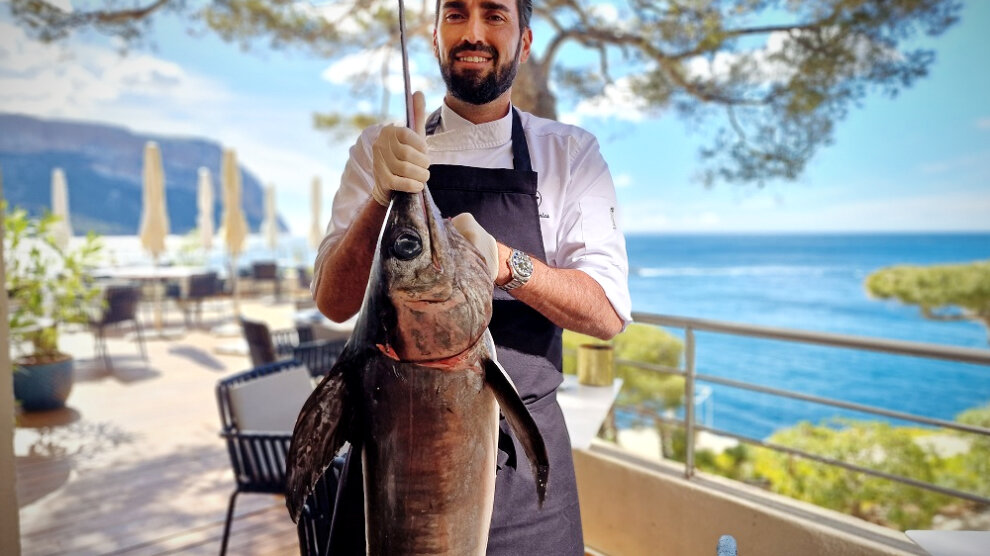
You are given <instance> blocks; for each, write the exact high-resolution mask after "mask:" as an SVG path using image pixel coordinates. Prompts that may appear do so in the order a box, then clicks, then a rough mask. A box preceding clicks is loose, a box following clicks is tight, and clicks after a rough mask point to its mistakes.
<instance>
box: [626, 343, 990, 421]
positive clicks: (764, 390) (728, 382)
mask: <svg viewBox="0 0 990 556" xmlns="http://www.w3.org/2000/svg"><path fill="white" fill-rule="evenodd" d="M615 364H616V366H624V367H626V366H628V367H635V368H637V369H643V370H644V371H654V372H658V373H663V374H668V375H677V376H682V377H685V380H686V379H687V371H685V370H682V369H675V368H673V367H668V366H666V365H654V364H651V363H643V362H642V361H630V360H628V359H616V360H615ZM695 380H696V381H697V380H700V381H704V382H710V383H712V384H721V385H723V386H729V387H730V388H738V389H740V390H748V391H750V392H759V393H761V394H769V395H772V396H780V397H783V398H791V399H794V400H801V401H806V402H812V403H817V404H821V405H828V406H832V407H840V408H842V409H849V410H852V411H859V412H861V413H868V414H870V415H882V416H884V417H890V418H892V419H900V420H902V421H911V422H914V423H921V424H924V425H931V426H935V427H942V428H946V429H953V430H957V431H962V432H969V433H973V434H980V435H983V436H990V428H985V427H978V426H975V425H966V424H963V423H958V422H956V421H946V420H945V419H935V418H932V417H924V416H921V415H912V414H910V413H903V412H900V411H892V410H889V409H882V408H879V407H875V406H872V405H863V404H858V403H853V402H844V401H841V400H836V399H834V398H825V397H822V396H813V395H810V394H802V393H800V392H793V391H791V390H782V389H779V388H771V387H769V386H760V385H758V384H750V383H748V382H742V381H738V380H732V379H731V378H723V377H720V376H715V375H708V374H697V373H696V374H695Z"/></svg>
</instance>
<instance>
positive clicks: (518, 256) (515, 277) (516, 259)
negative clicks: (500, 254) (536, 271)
mask: <svg viewBox="0 0 990 556" xmlns="http://www.w3.org/2000/svg"><path fill="white" fill-rule="evenodd" d="M508 263H509V275H510V278H509V281H508V282H507V283H506V284H505V285H502V286H498V287H499V289H502V290H505V291H510V290H514V289H516V288H518V287H520V286H523V285H525V284H526V283H527V282H529V279H530V277H532V276H533V259H531V258H530V256H529V255H528V254H527V253H524V252H523V251H520V250H518V249H513V250H512V253H511V254H510V255H509V261H508Z"/></svg>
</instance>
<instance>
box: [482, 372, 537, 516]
mask: <svg viewBox="0 0 990 556" xmlns="http://www.w3.org/2000/svg"><path fill="white" fill-rule="evenodd" d="M485 381H486V382H487V383H488V386H489V387H490V388H491V389H492V392H494V393H495V399H496V400H497V401H498V405H499V407H500V408H501V410H502V415H505V420H506V421H508V422H509V427H511V428H512V432H513V433H514V434H515V435H516V439H517V440H519V443H520V444H522V447H523V450H524V451H525V452H526V457H527V458H528V459H529V463H530V464H531V465H532V466H533V476H534V477H535V478H536V495H537V497H539V500H540V506H542V505H543V499H544V498H546V494H547V479H548V476H549V474H550V459H549V458H548V457H547V447H546V444H544V442H543V435H542V434H540V429H539V428H538V427H537V426H536V421H535V420H533V416H532V415H530V414H529V410H528V409H526V406H525V405H524V404H523V401H522V399H521V398H520V397H519V393H518V392H517V391H516V388H515V386H513V384H512V380H511V379H510V378H509V375H508V374H506V372H505V369H503V368H502V366H501V365H499V364H498V362H496V361H493V360H491V359H486V360H485Z"/></svg>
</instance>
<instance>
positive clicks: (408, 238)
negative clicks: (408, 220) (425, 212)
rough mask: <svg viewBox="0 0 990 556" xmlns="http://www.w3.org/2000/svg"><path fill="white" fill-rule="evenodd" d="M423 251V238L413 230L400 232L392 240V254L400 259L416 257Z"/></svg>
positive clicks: (405, 259)
mask: <svg viewBox="0 0 990 556" xmlns="http://www.w3.org/2000/svg"><path fill="white" fill-rule="evenodd" d="M422 252H423V240H422V239H420V237H419V235H418V234H416V233H414V232H408V231H406V232H402V233H400V234H399V235H398V237H396V238H395V241H394V242H392V255H394V256H395V258H397V259H399V260H400V261H408V260H410V259H413V258H416V257H417V256H419V254H420V253H422Z"/></svg>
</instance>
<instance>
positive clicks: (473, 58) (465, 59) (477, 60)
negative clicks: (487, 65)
mask: <svg viewBox="0 0 990 556" xmlns="http://www.w3.org/2000/svg"><path fill="white" fill-rule="evenodd" d="M457 61H458V62H468V63H471V64H481V63H484V62H488V61H491V58H485V57H484V56H458V57H457Z"/></svg>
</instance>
